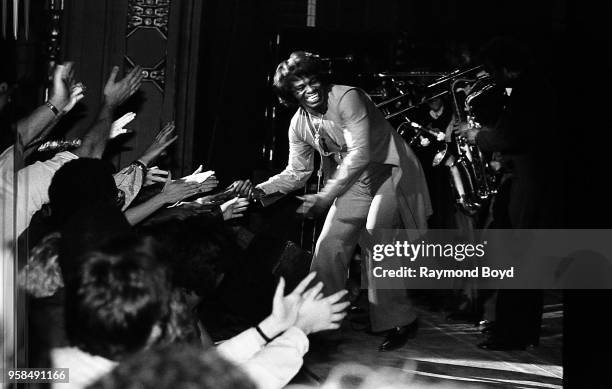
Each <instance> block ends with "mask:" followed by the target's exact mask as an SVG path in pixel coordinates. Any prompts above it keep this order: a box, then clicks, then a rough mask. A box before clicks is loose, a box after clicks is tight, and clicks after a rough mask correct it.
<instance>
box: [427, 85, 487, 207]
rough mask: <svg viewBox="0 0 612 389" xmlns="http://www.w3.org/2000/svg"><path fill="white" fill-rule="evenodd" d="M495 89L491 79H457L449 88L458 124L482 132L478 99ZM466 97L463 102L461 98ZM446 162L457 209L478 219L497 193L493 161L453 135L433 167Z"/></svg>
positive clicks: (461, 138)
mask: <svg viewBox="0 0 612 389" xmlns="http://www.w3.org/2000/svg"><path fill="white" fill-rule="evenodd" d="M494 86H495V84H494V83H492V82H491V80H490V79H489V78H455V79H453V80H452V82H451V84H450V88H449V94H450V95H451V97H452V103H453V109H454V119H453V120H455V121H462V122H467V123H468V125H469V126H470V127H473V128H479V127H480V124H479V123H478V122H477V121H476V118H475V116H474V113H473V106H472V103H473V101H474V99H476V98H477V97H478V96H480V95H482V94H483V93H484V92H486V91H488V90H490V89H492V88H493V87H494ZM460 94H463V95H464V96H465V97H464V98H463V100H461V99H460V97H459V95H460ZM442 162H444V165H445V166H447V167H448V168H449V173H450V175H451V184H452V186H453V191H454V192H455V198H456V201H457V205H458V206H459V208H460V209H461V211H462V212H464V213H465V214H467V215H469V216H474V215H476V214H477V213H478V212H479V211H480V210H481V209H482V208H483V206H484V205H485V204H486V203H487V202H488V201H489V200H490V199H491V198H492V196H493V195H494V194H495V193H497V179H496V174H495V171H494V170H493V169H492V167H491V165H490V161H489V160H488V159H487V158H486V157H485V156H484V154H483V153H482V151H481V150H480V148H479V147H478V146H476V145H472V144H469V143H468V141H467V139H466V138H465V137H463V136H461V135H457V134H453V136H452V140H451V142H450V143H449V144H446V145H445V147H444V148H443V149H442V150H440V151H439V152H438V153H437V154H436V156H435V157H434V161H433V165H434V166H437V165H439V164H441V163H442Z"/></svg>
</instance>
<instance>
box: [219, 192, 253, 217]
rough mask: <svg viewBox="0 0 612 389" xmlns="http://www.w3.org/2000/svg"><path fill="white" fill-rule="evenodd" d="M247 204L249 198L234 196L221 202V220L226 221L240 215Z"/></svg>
mask: <svg viewBox="0 0 612 389" xmlns="http://www.w3.org/2000/svg"><path fill="white" fill-rule="evenodd" d="M248 206H249V200H247V199H244V198H240V197H234V198H233V199H231V200H229V201H226V202H225V203H223V204H221V212H222V213H223V220H225V221H227V220H231V219H235V218H239V217H242V216H243V215H244V211H246V209H247V207H248Z"/></svg>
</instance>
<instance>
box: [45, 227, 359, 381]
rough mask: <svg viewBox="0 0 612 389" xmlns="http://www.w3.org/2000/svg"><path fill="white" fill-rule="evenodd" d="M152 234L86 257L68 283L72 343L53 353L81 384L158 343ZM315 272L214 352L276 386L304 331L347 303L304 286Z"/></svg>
mask: <svg viewBox="0 0 612 389" xmlns="http://www.w3.org/2000/svg"><path fill="white" fill-rule="evenodd" d="M150 242H151V241H150V240H149V239H144V238H141V239H134V238H133V237H129V236H128V237H126V238H122V239H118V240H113V241H109V242H108V243H107V245H105V246H104V247H102V248H99V249H98V250H96V251H93V252H90V253H88V254H86V255H85V256H84V260H83V261H81V263H82V267H81V269H80V271H79V273H78V275H77V277H76V278H75V280H74V283H73V284H72V281H70V285H68V286H67V292H66V294H67V300H66V301H67V306H66V309H67V315H66V318H67V327H68V331H69V338H70V340H71V344H72V345H73V347H62V348H56V349H54V350H52V353H51V357H52V362H53V366H55V367H67V368H70V376H71V380H70V381H71V382H70V384H57V387H72V388H81V387H85V386H86V385H88V384H90V383H91V382H93V381H95V380H96V379H98V378H99V377H101V376H102V375H104V374H106V373H107V372H109V371H110V370H111V369H112V368H113V367H115V366H116V364H117V363H118V362H120V361H121V360H123V359H125V358H126V357H128V356H130V355H132V354H134V353H136V352H139V351H142V350H143V349H145V348H148V347H149V346H151V345H153V344H156V343H159V342H160V341H161V340H162V339H163V340H164V341H165V340H166V339H167V338H165V337H164V335H165V332H166V330H165V329H166V328H167V326H166V325H165V322H167V321H168V320H169V319H168V316H169V312H170V308H169V301H170V300H171V298H170V284H169V281H168V278H167V274H166V271H165V269H164V267H163V266H162V265H161V264H160V262H158V260H157V259H156V258H155V257H156V252H155V250H153V248H152V245H151V243H150ZM313 278H314V274H311V275H310V276H309V277H307V278H306V279H304V280H303V281H302V282H301V283H300V285H298V286H297V287H296V288H295V290H294V291H293V292H292V293H290V294H288V295H287V296H284V281H283V280H282V279H281V281H280V282H279V285H278V287H277V290H276V293H275V296H274V302H273V310H272V314H271V315H270V316H269V317H268V318H266V319H265V320H263V321H262V322H261V323H260V324H259V326H258V327H257V328H252V329H249V330H247V331H245V332H243V333H242V334H240V335H238V336H236V337H234V338H232V339H229V340H227V341H226V342H224V343H222V344H221V345H220V346H219V347H218V351H219V352H220V353H221V354H222V355H223V356H225V357H226V358H228V359H229V360H231V361H233V362H235V363H237V364H238V365H240V366H241V367H242V368H244V369H245V371H247V373H248V374H249V375H250V376H251V377H252V379H253V380H254V381H255V382H256V383H257V384H258V386H259V387H262V388H280V387H283V386H284V385H286V384H287V383H288V382H289V380H290V379H291V378H292V377H293V376H294V375H295V374H296V373H297V372H298V370H299V369H300V367H301V365H302V362H303V360H302V357H303V355H304V354H305V353H306V351H307V350H308V338H307V337H306V335H307V334H309V333H313V332H318V331H323V330H327V329H334V328H338V326H339V324H338V322H339V321H340V320H342V318H343V317H344V312H343V310H344V309H345V308H346V306H347V304H348V303H339V302H338V301H339V300H340V299H341V298H342V297H343V296H344V294H345V293H344V291H342V292H339V293H336V294H334V295H332V296H329V297H326V298H322V296H321V290H322V287H323V285H322V284H321V283H319V284H317V285H316V286H314V287H312V288H310V289H309V290H306V287H307V286H308V284H309V283H310V282H311V281H312V279H313Z"/></svg>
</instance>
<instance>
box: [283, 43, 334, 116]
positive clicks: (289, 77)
mask: <svg viewBox="0 0 612 389" xmlns="http://www.w3.org/2000/svg"><path fill="white" fill-rule="evenodd" d="M302 77H307V78H316V79H318V80H319V81H320V82H321V83H323V84H324V85H326V84H327V83H328V80H327V72H326V71H325V69H324V66H323V64H322V63H321V61H320V60H319V58H318V57H317V56H316V55H314V54H312V53H308V52H305V51H295V52H293V53H291V55H290V56H289V58H288V59H287V60H285V61H283V62H281V63H280V64H278V66H277V68H276V73H275V74H274V89H275V91H276V94H277V95H278V99H279V100H280V102H281V103H282V104H284V105H287V106H295V105H297V104H298V102H297V100H296V99H295V97H294V96H293V84H292V82H294V81H297V80H299V79H300V78H302Z"/></svg>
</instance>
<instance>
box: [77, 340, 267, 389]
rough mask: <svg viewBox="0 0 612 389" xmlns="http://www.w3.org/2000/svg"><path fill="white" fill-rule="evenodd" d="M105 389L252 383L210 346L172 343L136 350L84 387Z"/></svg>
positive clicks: (248, 386)
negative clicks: (141, 350) (203, 347)
mask: <svg viewBox="0 0 612 389" xmlns="http://www.w3.org/2000/svg"><path fill="white" fill-rule="evenodd" d="M107 388H109V389H110V388H126V389H130V388H134V389H136V388H138V389H149V388H151V389H153V388H155V389H170V388H172V389H191V388H199V389H209V388H210V389H212V388H214V389H255V384H254V383H253V381H251V379H250V378H249V377H248V376H247V375H246V373H244V372H243V371H242V370H241V369H240V368H238V367H237V366H235V365H233V364H232V363H230V362H228V361H227V360H225V359H223V358H222V357H221V356H220V355H219V353H218V352H217V351H216V350H214V349H209V350H206V351H205V350H203V349H202V348H200V347H193V346H189V345H185V344H174V345H170V346H164V347H159V348H153V349H150V350H147V351H145V352H143V353H139V354H137V355H135V356H133V357H131V358H129V359H127V360H125V361H124V362H123V363H121V364H120V365H119V366H117V367H116V368H115V369H114V370H113V371H112V372H111V373H109V374H107V375H106V376H104V377H102V378H101V379H99V380H98V381H97V382H95V383H93V384H92V385H90V386H88V389H107Z"/></svg>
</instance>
